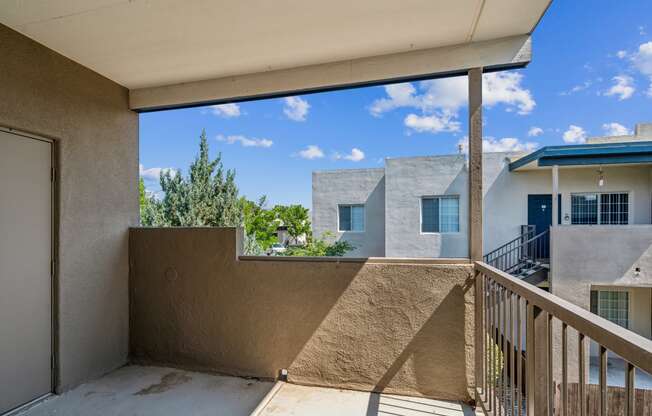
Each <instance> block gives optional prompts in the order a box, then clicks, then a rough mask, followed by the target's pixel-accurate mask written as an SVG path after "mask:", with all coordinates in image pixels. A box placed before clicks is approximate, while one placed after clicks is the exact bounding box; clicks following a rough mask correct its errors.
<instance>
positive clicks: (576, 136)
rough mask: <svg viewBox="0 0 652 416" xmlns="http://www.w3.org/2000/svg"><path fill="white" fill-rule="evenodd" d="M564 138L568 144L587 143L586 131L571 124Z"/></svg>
mask: <svg viewBox="0 0 652 416" xmlns="http://www.w3.org/2000/svg"><path fill="white" fill-rule="evenodd" d="M562 138H563V139H564V142H566V143H584V142H586V131H585V130H584V129H583V128H581V127H580V126H575V125H573V124H571V125H570V126H568V130H566V131H565V132H564V134H563V136H562Z"/></svg>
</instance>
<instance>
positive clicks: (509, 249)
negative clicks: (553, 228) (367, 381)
mask: <svg viewBox="0 0 652 416" xmlns="http://www.w3.org/2000/svg"><path fill="white" fill-rule="evenodd" d="M522 230H523V232H522V234H521V235H520V236H519V237H516V238H515V239H513V240H511V241H509V242H508V243H506V244H504V245H502V246H500V247H498V248H497V249H496V250H493V251H492V252H490V253H487V254H486V255H485V256H484V262H485V263H486V264H488V265H490V266H492V267H495V268H497V269H499V270H501V271H504V272H507V273H512V272H516V271H518V270H517V269H519V268H527V267H528V266H529V267H533V266H534V265H535V264H536V263H537V262H540V261H541V260H543V258H544V255H545V254H546V253H545V251H546V247H547V242H548V241H549V230H545V231H543V232H541V233H539V234H535V228H534V226H527V227H525V226H524V228H523V229H522Z"/></svg>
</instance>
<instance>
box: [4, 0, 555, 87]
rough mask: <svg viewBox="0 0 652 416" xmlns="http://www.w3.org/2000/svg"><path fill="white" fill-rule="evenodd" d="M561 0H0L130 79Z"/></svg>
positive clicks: (319, 59) (258, 66) (34, 34)
mask: <svg viewBox="0 0 652 416" xmlns="http://www.w3.org/2000/svg"><path fill="white" fill-rule="evenodd" d="M550 2H551V0H0V23H2V24H5V25H7V26H9V27H11V28H13V29H14V30H16V31H18V32H21V33H23V34H24V35H26V36H28V37H30V38H32V39H34V40H36V41H37V42H39V43H41V44H43V45H45V46H47V47H49V48H50V49H53V50H55V51H57V52H59V53H61V54H63V55H65V56H67V57H69V58H71V59H73V60H74V61H76V62H79V63H80V64H82V65H84V66H86V67H88V68H91V69H93V70H94V71H96V72H98V73H100V74H102V75H104V76H106V77H107V78H110V79H112V80H114V81H116V82H117V83H119V84H121V85H123V86H125V87H127V88H130V89H135V88H143V87H152V86H161V85H170V84H178V83H182V82H190V81H198V80H204V79H211V78H219V77H225V76H232V75H241V74H249V73H256V72H262V71H269V70H273V69H285V68H292V67H298V66H304V65H312V64H319V63H326V62H335V61H341V60H347V59H355V58H360V57H368V56H375V55H384V54H388V53H395V52H405V51H410V50H417V49H425V48H432V47H438V46H446V45H456V44H463V43H467V42H471V41H482V40H490V39H497V38H501V37H506V36H512V35H520V34H528V33H531V32H532V30H533V29H534V27H535V26H536V24H537V22H538V20H539V19H540V17H541V16H542V15H543V13H544V12H545V10H546V8H547V7H548V5H549V4H550Z"/></svg>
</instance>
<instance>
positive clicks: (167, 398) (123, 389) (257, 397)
mask: <svg viewBox="0 0 652 416" xmlns="http://www.w3.org/2000/svg"><path fill="white" fill-rule="evenodd" d="M273 386H274V383H272V382H262V381H257V380H247V379H244V378H237V377H225V376H218V375H213V374H204V373H196V372H190V371H183V370H178V369H173V368H165V367H141V366H127V367H123V368H120V369H118V370H116V371H114V372H112V373H110V374H108V375H106V376H104V377H102V378H99V379H97V380H95V381H92V382H90V383H86V384H83V385H81V386H79V387H77V388H76V389H74V390H71V391H69V392H67V393H65V394H63V395H61V396H55V397H52V398H50V399H48V400H45V401H43V402H41V403H39V404H37V405H36V406H34V407H31V408H29V409H27V410H25V411H24V412H21V413H19V414H20V416H45V415H65V416H77V415H79V416H82V415H83V416H100V415H102V416H109V415H138V416H149V415H151V416H165V415H184V416H186V415H188V416H190V415H192V416H204V415H211V416H215V415H229V416H232V415H233V416H239V415H242V416H248V415H249V414H250V413H251V412H252V411H253V410H254V409H255V408H256V406H258V404H259V403H260V401H261V400H262V399H263V398H264V397H265V396H266V395H267V393H268V392H269V391H270V390H271V389H272V387H273Z"/></svg>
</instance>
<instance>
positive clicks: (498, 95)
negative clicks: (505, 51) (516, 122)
mask: <svg viewBox="0 0 652 416" xmlns="http://www.w3.org/2000/svg"><path fill="white" fill-rule="evenodd" d="M522 80H523V75H522V74H520V73H518V72H492V73H489V74H485V75H484V82H483V88H482V99H483V101H484V103H485V105H486V106H488V107H491V106H493V105H496V104H501V103H502V104H506V105H508V106H513V107H516V108H518V114H529V113H531V112H532V110H533V109H534V106H535V105H536V102H535V101H534V99H533V98H532V94H531V93H530V90H526V89H523V88H522V87H521V81H522Z"/></svg>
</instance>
